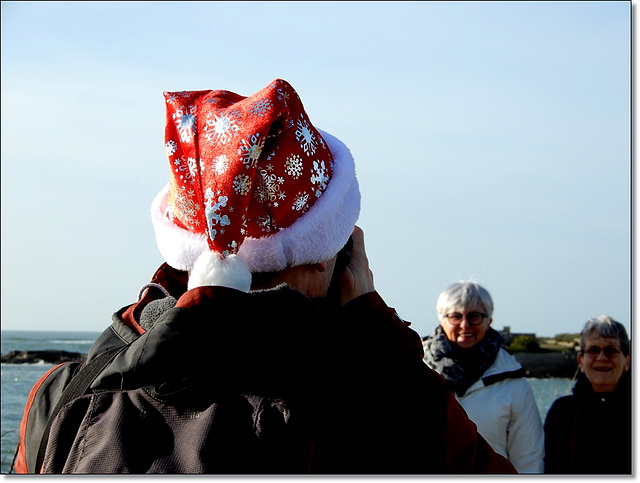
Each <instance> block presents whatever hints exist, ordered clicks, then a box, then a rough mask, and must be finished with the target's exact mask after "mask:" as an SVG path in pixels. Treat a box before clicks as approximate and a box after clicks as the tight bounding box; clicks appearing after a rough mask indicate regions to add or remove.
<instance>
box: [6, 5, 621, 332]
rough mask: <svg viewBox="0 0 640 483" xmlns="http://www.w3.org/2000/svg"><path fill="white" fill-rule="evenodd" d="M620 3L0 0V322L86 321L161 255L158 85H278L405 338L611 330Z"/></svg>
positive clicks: (145, 276) (122, 295)
mask: <svg viewBox="0 0 640 483" xmlns="http://www.w3.org/2000/svg"><path fill="white" fill-rule="evenodd" d="M631 15H632V4H631V3H630V2H627V1H605V2H596V1H593V2H592V1H585V2H580V1H575V2H547V1H544V2H486V3H485V2H193V3H192V2H96V3H93V2H40V3H38V2H2V31H1V34H2V43H1V48H2V79H1V84H2V102H1V110H2V143H1V149H2V172H1V178H0V181H1V184H2V188H1V197H2V199H1V209H2V219H1V221H2V242H1V245H0V246H1V250H2V261H1V267H0V268H1V271H2V280H1V290H2V304H1V305H2V320H1V324H2V329H3V330H26V329H32V330H69V331H74V330H87V331H102V330H103V329H105V328H106V327H107V326H108V325H109V324H110V323H111V315H112V313H113V312H115V311H116V310H118V309H119V308H121V307H122V306H125V305H128V304H130V303H133V302H135V300H136V296H137V293H138V290H139V289H140V287H141V286H142V285H144V284H145V283H147V282H148V281H149V279H150V277H151V276H152V275H153V273H154V272H155V270H156V269H157V268H158V267H159V266H160V264H161V263H162V262H163V260H162V257H161V255H160V252H159V251H158V249H157V247H156V243H155V235H154V231H153V226H152V224H151V219H150V216H149V209H150V205H151V201H152V199H153V198H154V196H155V195H156V194H157V192H158V191H159V190H160V189H161V188H162V187H163V186H164V185H165V184H166V182H167V181H168V179H169V165H168V161H167V159H166V156H165V153H164V147H163V143H164V99H163V96H162V93H163V91H177V90H197V89H227V90H231V91H233V92H237V93H238V94H241V95H245V96H248V95H251V94H253V93H255V92H256V91H258V90H260V89H262V88H263V87H265V86H266V85H267V84H269V83H270V82H271V81H272V80H274V79H276V78H283V79H286V80H287V81H288V82H290V83H291V85H292V86H293V87H294V89H296V91H297V92H298V94H299V95H300V97H301V99H302V102H303V103H304V106H305V109H306V111H307V113H308V115H309V117H310V119H311V121H312V123H313V124H314V125H315V126H317V127H319V128H320V129H322V130H324V131H327V132H329V133H331V134H333V135H334V136H337V137H338V138H340V139H341V140H342V141H343V142H344V143H345V144H346V145H347V146H348V147H349V148H350V149H351V152H352V154H353V156H354V159H355V162H356V172H357V175H358V179H359V182H360V189H361V192H362V209H361V215H360V219H359V221H358V225H359V226H361V227H362V228H363V229H364V232H365V241H366V246H367V252H368V255H369V260H370V264H371V268H372V270H373V272H374V274H375V282H376V288H377V289H378V291H379V293H380V294H381V295H382V297H383V298H384V299H385V300H386V302H387V303H388V304H389V305H390V306H393V307H395V308H396V309H397V311H398V313H399V314H400V316H401V317H403V318H405V319H407V320H409V321H411V322H412V327H413V328H414V329H415V330H416V331H417V332H418V333H419V334H420V335H421V336H423V337H424V336H426V335H428V334H429V333H431V331H432V330H433V329H434V328H435V326H436V325H437V323H438V322H437V318H436V311H435V304H436V299H437V297H438V295H439V293H440V292H441V291H442V290H443V289H444V288H445V287H446V286H447V285H449V284H450V283H452V282H455V281H458V280H461V279H473V280H476V281H477V282H479V283H480V284H481V285H483V286H484V287H485V288H487V290H489V292H490V293H491V295H492V297H493V300H494V304H495V311H494V317H493V327H494V328H496V329H502V328H503V327H504V326H509V327H511V330H512V331H513V332H527V333H528V332H533V333H536V334H538V335H539V336H553V335H556V334H560V333H567V332H570V333H574V332H579V331H580V329H581V328H582V326H583V325H584V323H585V322H586V321H587V320H588V319H589V318H590V317H593V316H598V315H600V314H607V315H610V316H611V317H613V318H614V319H616V320H618V321H620V322H621V323H622V324H623V325H625V327H626V328H627V329H628V330H629V329H630V327H631V297H632V293H631V287H632V285H631V276H632V275H631V274H632V270H631V211H632V210H631V186H632V180H631Z"/></svg>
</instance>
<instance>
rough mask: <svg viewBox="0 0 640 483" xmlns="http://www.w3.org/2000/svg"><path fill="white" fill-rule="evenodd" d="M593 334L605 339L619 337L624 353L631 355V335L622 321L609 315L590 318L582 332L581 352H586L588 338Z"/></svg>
mask: <svg viewBox="0 0 640 483" xmlns="http://www.w3.org/2000/svg"><path fill="white" fill-rule="evenodd" d="M593 334H595V335H596V336H598V337H603V338H605V339H618V340H619V341H620V350H621V351H622V353H623V354H624V355H625V356H627V355H629V336H628V335H627V331H626V329H625V328H624V325H622V324H621V323H620V322H618V321H616V320H613V319H612V318H611V317H609V316H608V315H601V316H599V317H592V318H590V319H589V320H588V321H587V323H586V324H584V328H583V329H582V332H580V352H584V350H585V348H586V345H587V339H588V338H589V337H590V336H591V335H593Z"/></svg>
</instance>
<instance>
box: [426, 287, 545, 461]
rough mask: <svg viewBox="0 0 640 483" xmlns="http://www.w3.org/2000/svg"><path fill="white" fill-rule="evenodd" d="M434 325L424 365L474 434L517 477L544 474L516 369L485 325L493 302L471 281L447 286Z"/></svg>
mask: <svg viewBox="0 0 640 483" xmlns="http://www.w3.org/2000/svg"><path fill="white" fill-rule="evenodd" d="M436 312H437V314H438V320H439V322H440V325H438V327H436V329H435V330H434V331H433V333H432V334H431V335H430V336H429V337H427V338H425V340H424V341H423V348H424V352H425V357H424V361H425V363H426V364H427V365H428V366H429V367H431V368H432V369H434V370H436V371H437V372H439V373H440V374H441V375H442V376H443V377H444V378H445V380H446V381H447V384H448V385H449V388H450V389H451V390H452V391H453V392H454V394H455V396H456V399H457V400H458V401H459V402H460V404H461V405H462V407H463V408H464V409H465V411H466V412H467V414H468V415H469V418H470V419H471V420H472V421H473V422H474V423H475V424H476V426H477V427H478V432H479V433H480V434H481V435H482V436H483V437H484V439H486V440H487V442H488V443H489V444H490V445H491V447H492V448H493V449H494V450H495V451H496V452H497V453H500V454H501V455H503V456H505V457H506V458H508V459H509V461H510V462H511V464H513V466H515V468H516V470H518V473H542V472H543V470H544V432H543V428H542V420H541V419H540V413H539V411H538V406H537V405H536V401H535V398H534V397H533V391H532V390H531V386H530V384H529V382H528V381H527V380H526V379H525V377H524V376H525V371H524V369H523V368H522V365H520V363H519V362H518V361H516V359H515V358H514V357H513V355H511V354H509V353H508V352H507V350H506V349H505V348H503V347H502V344H503V342H504V339H503V338H502V336H501V335H500V334H499V333H498V332H497V331H495V330H494V329H492V328H491V327H490V325H491V322H492V320H493V300H492V299H491V295H490V294H489V292H488V291H487V290H486V289H485V288H484V287H482V286H481V285H479V284H477V283H476V282H471V281H465V282H458V283H454V284H452V285H449V286H448V287H447V288H446V289H445V290H444V291H443V292H442V293H441V294H440V296H439V297H438V301H437V303H436Z"/></svg>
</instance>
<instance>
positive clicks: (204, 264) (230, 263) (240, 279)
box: [187, 250, 251, 292]
mask: <svg viewBox="0 0 640 483" xmlns="http://www.w3.org/2000/svg"><path fill="white" fill-rule="evenodd" d="M207 285H216V286H220V287H229V288H235V289H236V290H242V291H243V292H248V291H249V290H250V289H251V272H249V268H247V264H246V263H245V262H244V260H243V259H242V258H240V257H238V256H237V255H229V256H228V257H226V258H222V257H221V256H220V254H219V253H215V252H212V251H210V250H206V251H204V252H203V253H202V254H201V255H200V256H199V257H198V258H197V259H196V261H195V263H194V264H193V269H192V270H191V274H190V275H189V283H188V285H187V288H188V289H189V290H191V289H193V288H196V287H205V286H207Z"/></svg>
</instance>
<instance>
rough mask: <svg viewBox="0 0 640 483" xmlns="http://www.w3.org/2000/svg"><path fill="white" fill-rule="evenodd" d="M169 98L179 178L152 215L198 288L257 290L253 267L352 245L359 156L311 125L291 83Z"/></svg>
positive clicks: (176, 262) (169, 144)
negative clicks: (248, 92) (248, 91)
mask: <svg viewBox="0 0 640 483" xmlns="http://www.w3.org/2000/svg"><path fill="white" fill-rule="evenodd" d="M164 97H165V101H166V127H165V149H166V152H167V156H168V158H169V165H170V167H171V176H170V180H169V183H168V184H167V185H166V186H165V187H164V189H163V190H162V191H160V193H159V194H158V195H157V196H156V198H155V199H154V201H153V203H152V207H151V217H152V220H153V225H154V229H155V233H156V241H157V244H158V248H159V249H160V252H161V254H162V256H163V257H164V259H165V261H166V262H167V263H168V264H169V265H171V266H172V267H174V268H176V269H178V270H187V271H189V272H190V276H189V286H188V287H189V289H192V288H195V287H198V286H204V285H222V286H227V287H232V288H236V289H239V290H244V291H249V289H250V286H251V273H255V272H273V271H279V270H283V269H285V268H287V267H291V266H296V265H304V264H309V263H317V262H321V261H323V260H327V259H329V258H331V257H332V256H333V255H335V254H336V253H337V252H338V251H339V250H340V248H341V247H342V246H343V245H344V244H345V243H346V241H347V239H348V238H349V235H350V234H351V232H352V230H353V227H354V225H355V223H356V221H357V219H358V215H359V212H360V191H359V189H358V181H357V179H356V175H355V166H354V162H353V157H352V156H351V153H350V151H349V149H348V148H347V147H346V146H345V145H344V144H343V143H342V142H340V141H339V140H338V139H337V138H335V137H333V136H331V135H330V134H328V133H326V132H322V131H320V130H318V129H316V128H315V127H314V126H313V125H312V124H311V122H310V120H309V118H308V116H307V114H306V112H305V110H304V107H303V105H302V102H301V101H300V98H299V97H298V94H297V93H296V91H295V90H294V89H293V87H291V85H289V83H287V82H286V81H284V80H282V79H276V80H275V81H273V82H272V83H271V84H269V85H268V86H267V87H265V88H264V89H262V90H260V91H259V92H257V93H256V94H254V95H252V96H249V97H244V96H240V95H238V94H235V93H233V92H229V91H224V90H207V91H186V92H165V93H164Z"/></svg>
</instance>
